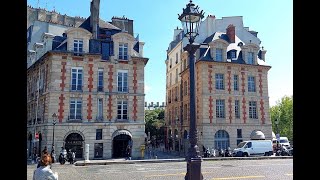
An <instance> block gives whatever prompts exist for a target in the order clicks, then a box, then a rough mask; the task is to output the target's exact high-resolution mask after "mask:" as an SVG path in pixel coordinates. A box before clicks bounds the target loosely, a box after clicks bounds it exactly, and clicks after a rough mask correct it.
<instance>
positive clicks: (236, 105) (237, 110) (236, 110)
mask: <svg viewBox="0 0 320 180" xmlns="http://www.w3.org/2000/svg"><path fill="white" fill-rule="evenodd" d="M234 114H235V116H236V118H240V104H239V100H235V101H234Z"/></svg>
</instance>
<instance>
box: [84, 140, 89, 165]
mask: <svg viewBox="0 0 320 180" xmlns="http://www.w3.org/2000/svg"><path fill="white" fill-rule="evenodd" d="M85 152H86V153H85V157H86V159H85V161H84V162H90V160H89V144H86V148H85Z"/></svg>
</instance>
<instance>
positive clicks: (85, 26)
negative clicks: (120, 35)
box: [79, 16, 121, 33]
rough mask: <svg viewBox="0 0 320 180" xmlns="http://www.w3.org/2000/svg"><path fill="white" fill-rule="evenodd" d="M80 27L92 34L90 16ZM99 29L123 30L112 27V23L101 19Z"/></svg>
mask: <svg viewBox="0 0 320 180" xmlns="http://www.w3.org/2000/svg"><path fill="white" fill-rule="evenodd" d="M79 27H81V28H83V29H86V30H88V31H89V32H91V33H92V29H91V28H90V16H89V17H88V18H87V19H86V20H85V21H84V22H83V23H82V24H81V25H80V26H79ZM99 28H102V29H116V30H121V29H120V28H118V27H116V26H114V25H112V24H111V23H108V22H105V21H103V20H102V19H100V18H99Z"/></svg>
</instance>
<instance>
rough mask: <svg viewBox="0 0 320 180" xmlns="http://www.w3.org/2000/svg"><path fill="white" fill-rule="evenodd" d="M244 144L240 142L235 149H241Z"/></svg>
mask: <svg viewBox="0 0 320 180" xmlns="http://www.w3.org/2000/svg"><path fill="white" fill-rule="evenodd" d="M245 144H246V142H241V143H239V144H238V146H237V148H242V147H243V146H244V145H245Z"/></svg>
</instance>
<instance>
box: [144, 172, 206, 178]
mask: <svg viewBox="0 0 320 180" xmlns="http://www.w3.org/2000/svg"><path fill="white" fill-rule="evenodd" d="M201 173H202V174H208V173H211V172H201ZM185 175H186V172H183V173H176V174H155V175H149V176H145V177H162V176H185Z"/></svg>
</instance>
